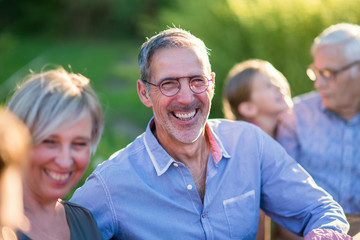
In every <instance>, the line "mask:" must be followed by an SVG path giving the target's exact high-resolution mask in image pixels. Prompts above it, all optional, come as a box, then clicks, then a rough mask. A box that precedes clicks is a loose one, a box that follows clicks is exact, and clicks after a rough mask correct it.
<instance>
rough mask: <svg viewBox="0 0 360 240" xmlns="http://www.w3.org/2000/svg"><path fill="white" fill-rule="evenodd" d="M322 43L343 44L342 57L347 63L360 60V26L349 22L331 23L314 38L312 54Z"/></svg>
mask: <svg viewBox="0 0 360 240" xmlns="http://www.w3.org/2000/svg"><path fill="white" fill-rule="evenodd" d="M324 45H343V46H344V57H345V59H347V61H348V62H349V63H350V62H352V61H356V60H360V26H359V25H355V24H351V23H338V24H335V25H331V26H330V27H328V28H327V29H325V30H324V31H323V32H322V33H320V35H319V36H318V37H316V38H315V40H314V43H313V45H312V47H311V52H312V54H313V55H314V51H316V49H318V48H319V47H321V46H324Z"/></svg>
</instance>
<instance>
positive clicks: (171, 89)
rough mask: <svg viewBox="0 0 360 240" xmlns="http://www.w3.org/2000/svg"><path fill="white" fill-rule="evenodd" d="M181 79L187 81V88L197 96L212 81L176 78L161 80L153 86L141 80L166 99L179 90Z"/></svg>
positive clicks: (197, 77) (198, 78)
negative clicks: (157, 90)
mask: <svg viewBox="0 0 360 240" xmlns="http://www.w3.org/2000/svg"><path fill="white" fill-rule="evenodd" d="M181 78H188V79H189V88H190V89H191V91H192V92H193V93H196V94H199V93H203V92H205V91H206V89H207V88H208V87H209V82H210V81H212V79H211V78H210V79H209V78H207V77H206V76H192V77H178V78H167V79H164V80H162V81H161V82H160V83H159V84H154V83H151V82H149V81H146V80H143V81H144V82H145V83H147V84H150V85H153V86H155V87H158V88H159V89H160V92H161V93H162V94H164V95H165V96H167V97H172V96H174V95H176V94H177V93H178V92H179V91H180V88H181V84H180V82H179V80H180V79H181Z"/></svg>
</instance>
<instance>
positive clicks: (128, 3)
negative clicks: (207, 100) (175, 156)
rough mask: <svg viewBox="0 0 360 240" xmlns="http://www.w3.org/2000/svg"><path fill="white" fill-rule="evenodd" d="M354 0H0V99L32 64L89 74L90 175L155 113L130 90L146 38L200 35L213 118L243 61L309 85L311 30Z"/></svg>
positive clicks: (355, 13)
mask: <svg viewBox="0 0 360 240" xmlns="http://www.w3.org/2000/svg"><path fill="white" fill-rule="evenodd" d="M359 3H360V0H349V1H343V0H291V1H284V0H196V1H183V0H101V1H100V0H79V1H71V0H36V1H35V0H17V1H11V0H0V103H2V104H5V103H6V100H7V99H8V98H9V96H10V95H11V93H12V90H13V89H14V87H15V86H16V84H17V83H19V82H20V81H21V80H22V79H23V77H25V76H26V75H27V74H28V73H29V70H30V69H31V70H33V71H34V72H40V71H42V70H43V69H47V68H49V67H52V66H63V67H65V68H66V69H68V70H70V71H73V72H76V73H81V74H83V75H85V76H86V77H88V78H90V80H91V83H92V86H93V87H94V89H95V90H96V92H97V93H98V95H99V98H100V100H101V102H102V105H103V107H104V113H105V132H104V135H103V138H102V141H101V143H100V145H99V148H98V151H97V153H96V154H95V156H94V157H93V159H92V163H91V166H90V167H89V169H88V171H87V173H86V174H85V177H86V176H87V175H88V174H89V173H90V172H91V171H92V170H93V169H94V167H95V166H96V165H97V164H98V163H101V162H102V161H104V160H105V159H107V158H108V157H109V156H110V154H112V153H113V152H114V151H116V150H118V149H120V148H123V147H125V146H126V145H127V144H128V143H130V142H131V141H132V140H133V139H134V138H135V137H136V136H137V135H139V134H140V133H142V132H143V131H144V130H145V127H146V124H147V122H148V120H149V119H150V117H151V116H152V113H151V110H150V109H148V108H146V107H145V106H143V105H142V103H141V102H140V100H139V99H138V96H137V93H136V80H137V79H138V78H139V72H138V66H137V54H138V51H139V47H140V45H141V43H142V42H143V41H144V40H145V37H149V36H152V35H153V34H154V33H157V32H159V31H161V30H163V29H165V28H167V27H170V26H176V27H181V28H184V29H186V30H189V31H190V32H192V33H193V34H194V35H196V36H198V37H199V38H201V39H203V40H204V42H205V44H206V45H207V46H208V48H210V49H211V56H210V61H211V63H212V68H213V71H214V72H215V73H216V94H215V97H214V101H213V107H212V111H211V116H210V117H223V113H222V88H223V81H224V79H225V77H226V75H227V72H228V71H229V69H230V68H231V67H232V66H233V65H234V64H235V63H236V62H239V61H242V60H246V59H249V58H261V59H264V60H268V61H270V62H271V63H272V64H273V65H274V66H275V67H276V68H277V69H279V70H280V71H281V72H282V73H283V74H284V75H285V77H287V79H288V80H289V82H290V85H291V90H292V94H293V96H296V95H299V94H301V93H305V92H308V91H311V90H313V83H312V82H311V81H309V80H308V79H307V77H306V75H305V69H306V67H307V65H308V64H310V63H311V61H312V58H311V55H310V46H311V44H312V41H313V39H314V37H316V36H317V35H318V34H319V33H320V32H321V31H322V30H323V29H324V28H326V27H328V26H329V25H331V24H335V23H338V22H350V23H355V24H359V23H360V17H359V16H360V8H359V7H358V6H359ZM44 66H45V67H44ZM82 183H83V180H82V182H81V183H80V184H79V185H81V184H82Z"/></svg>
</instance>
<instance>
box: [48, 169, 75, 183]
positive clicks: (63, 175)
mask: <svg viewBox="0 0 360 240" xmlns="http://www.w3.org/2000/svg"><path fill="white" fill-rule="evenodd" d="M45 172H46V173H47V175H48V176H49V177H51V178H52V179H54V180H56V181H64V180H66V179H67V178H69V176H70V173H56V172H52V171H49V170H45Z"/></svg>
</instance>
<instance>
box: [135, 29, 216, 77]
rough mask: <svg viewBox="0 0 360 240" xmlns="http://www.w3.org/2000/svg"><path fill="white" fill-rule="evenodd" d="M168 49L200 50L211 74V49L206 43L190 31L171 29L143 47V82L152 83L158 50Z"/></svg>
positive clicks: (140, 64)
mask: <svg viewBox="0 0 360 240" xmlns="http://www.w3.org/2000/svg"><path fill="white" fill-rule="evenodd" d="M166 48H196V49H197V50H200V54H201V56H200V57H201V58H202V59H203V61H204V64H206V65H208V66H207V67H208V70H209V73H210V72H211V65H210V61H209V49H208V48H207V47H206V46H205V44H204V42H203V41H202V40H201V39H199V38H197V37H195V36H194V35H192V34H191V33H190V32H188V31H185V30H183V29H180V28H169V29H167V30H164V31H162V32H160V33H159V34H157V35H155V36H153V37H151V38H149V39H147V41H146V42H144V43H143V45H142V46H141V50H140V53H139V56H138V61H139V70H140V75H141V76H140V77H141V80H147V81H150V79H151V70H150V64H151V60H152V57H153V56H154V54H155V52H156V51H157V50H160V49H166Z"/></svg>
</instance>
